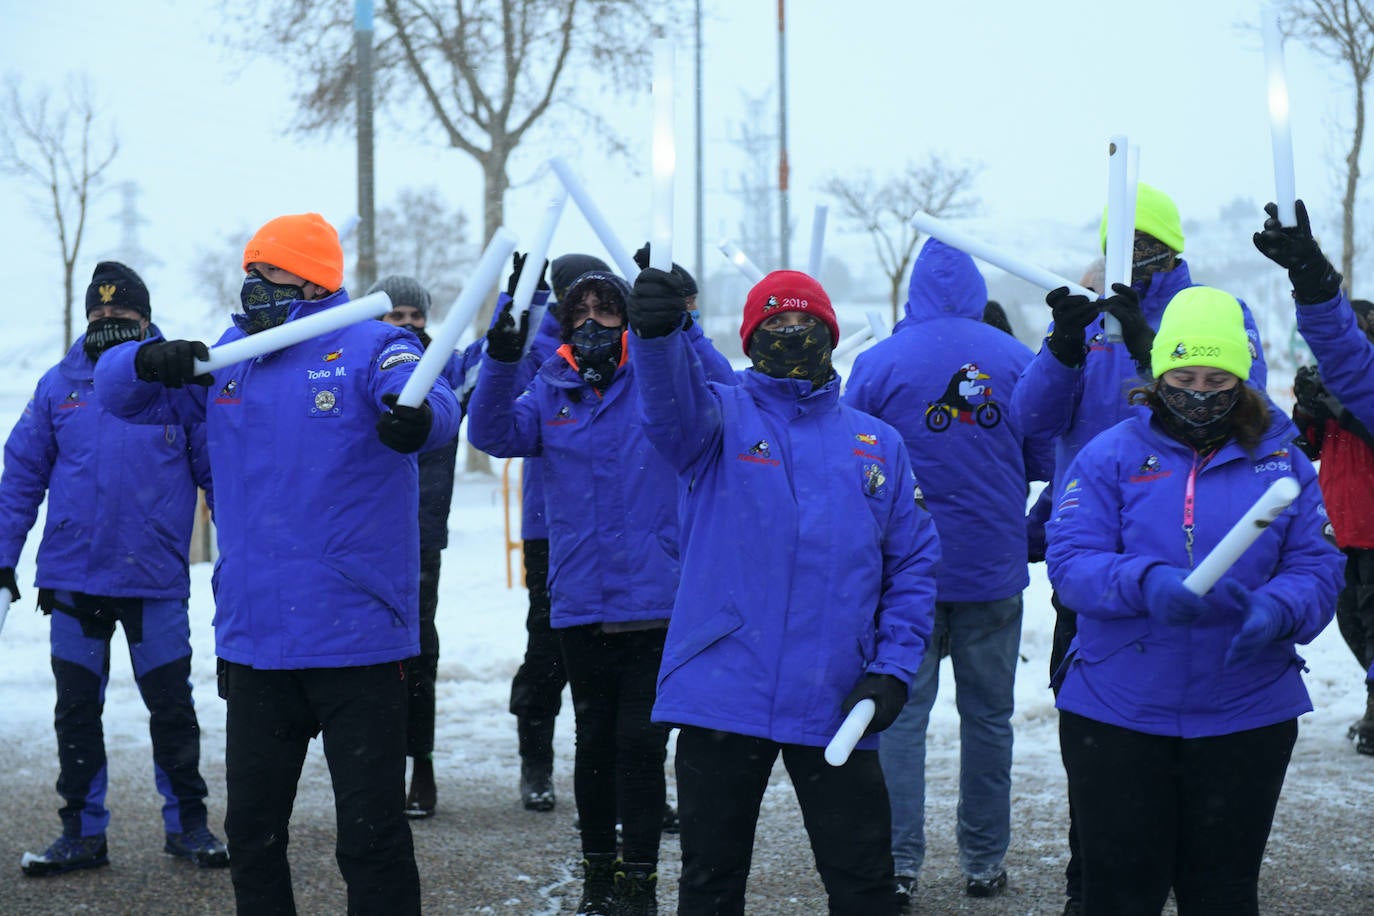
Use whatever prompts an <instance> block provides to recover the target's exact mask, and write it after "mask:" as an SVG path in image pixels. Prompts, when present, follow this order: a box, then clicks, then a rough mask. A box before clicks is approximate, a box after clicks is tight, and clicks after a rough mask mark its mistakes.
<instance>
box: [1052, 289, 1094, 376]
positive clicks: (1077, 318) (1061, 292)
mask: <svg viewBox="0 0 1374 916" xmlns="http://www.w3.org/2000/svg"><path fill="white" fill-rule="evenodd" d="M1045 304H1046V305H1048V306H1049V307H1050V308H1051V309H1052V310H1053V312H1054V330H1053V331H1051V332H1050V339H1049V348H1050V352H1051V353H1053V354H1054V358H1055V359H1057V360H1059V361H1060V362H1061V363H1063V364H1064V365H1066V366H1068V367H1069V368H1070V369H1073V368H1076V367H1078V366H1081V365H1083V354H1084V352H1085V349H1084V345H1083V334H1084V332H1085V331H1087V330H1088V325H1090V324H1092V323H1093V319H1095V318H1096V317H1097V316H1098V313H1099V311H1100V309H1099V308H1098V304H1097V300H1095V299H1089V298H1088V297H1087V296H1081V295H1077V294H1074V293H1070V292H1069V288H1068V287H1067V286H1061V287H1059V288H1058V289H1054V290H1050V292H1049V295H1047V296H1045Z"/></svg>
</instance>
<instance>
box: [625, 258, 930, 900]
mask: <svg viewBox="0 0 1374 916" xmlns="http://www.w3.org/2000/svg"><path fill="white" fill-rule="evenodd" d="M682 308H683V297H682V291H681V284H680V281H678V280H677V278H676V277H674V275H672V274H668V273H666V272H664V271H655V270H652V269H650V270H646V271H644V272H643V273H642V274H641V275H640V277H639V278H638V279H637V280H636V281H635V295H634V300H633V303H632V309H633V310H632V312H631V319H630V320H631V325H632V327H633V328H634V332H635V333H634V334H633V335H631V338H630V340H631V348H632V361H631V362H632V365H634V366H635V371H636V373H637V378H638V380H639V399H640V409H641V411H642V412H643V415H644V418H645V420H644V425H643V430H644V435H645V437H646V438H647V439H648V440H649V441H650V442H652V443H653V445H654V447H655V448H656V449H657V450H658V451H659V453H660V454H661V455H663V456H664V458H665V459H666V460H667V461H669V462H670V463H671V464H672V466H673V468H674V469H675V470H676V471H677V473H678V475H679V479H680V480H682V481H683V482H684V483H685V495H684V509H683V520H682V524H683V532H684V533H683V537H682V572H683V576H682V586H681V588H680V589H679V590H678V593H677V600H676V603H675V604H674V607H673V618H672V624H671V625H670V626H669V629H668V639H667V644H666V647H665V649H664V652H663V667H662V670H661V671H660V672H659V676H658V700H657V702H656V703H655V705H654V720H655V721H658V722H662V723H664V724H670V725H677V726H681V729H682V730H681V732H679V734H678V741H677V760H676V764H677V788H678V802H679V810H680V813H681V820H682V880H681V884H680V887H679V891H678V910H677V911H678V913H679V914H682V916H700V914H723V913H731V914H733V913H743V912H744V894H745V885H746V882H747V879H748V875H749V865H750V860H751V858H752V853H753V840H754V829H755V825H756V821H757V818H758V811H759V804H760V802H761V801H762V798H763V792H764V789H765V788H766V787H767V784H768V777H769V774H770V773H771V772H772V769H773V765H774V762H775V761H776V760H777V758H778V756H779V755H781V756H782V759H783V764H784V765H785V766H786V767H787V770H788V773H789V774H790V775H791V777H792V785H793V786H794V788H795V789H796V792H797V797H798V800H799V802H800V804H801V809H802V815H803V817H804V819H805V822H806V826H807V831H808V834H809V836H810V839H811V847H812V850H813V852H814V854H815V857H816V866H817V868H818V869H819V871H820V873H821V878H822V880H823V881H824V882H825V887H826V892H827V894H828V895H829V898H830V912H831V913H835V914H855V916H858V914H863V916H881V914H888V913H895V912H896V911H897V898H896V895H894V894H893V874H892V850H891V835H890V834H891V830H890V824H891V813H890V810H889V807H888V798H887V790H886V787H885V785H884V783H883V773H882V769H881V767H880V766H879V763H878V754H877V744H878V739H877V736H876V732H879V731H882V730H883V729H884V728H886V727H887V726H888V725H890V724H891V723H892V721H893V719H895V718H896V716H897V714H898V713H899V712H900V711H901V709H902V707H903V705H904V704H905V703H906V700H907V692H908V685H909V684H910V683H911V679H912V677H913V675H914V674H915V672H916V671H917V669H918V668H920V666H921V658H922V656H923V654H924V652H925V651H926V645H927V643H928V642H929V639H930V633H931V625H932V623H931V622H932V615H933V613H934V604H935V565H936V563H938V561H939V557H940V550H939V546H938V542H937V540H936V537H935V527H934V525H933V524H932V523H931V520H930V517H929V515H927V514H926V512H925V511H924V510H923V509H921V508H919V507H918V506H917V503H916V498H915V497H916V492H915V487H914V478H913V475H912V471H911V462H910V460H909V459H908V457H907V451H906V446H905V444H904V443H903V441H902V437H901V436H900V435H899V434H898V433H897V431H896V430H894V429H893V428H892V427H891V426H889V425H887V424H886V423H884V422H882V421H881V420H878V419H875V418H874V417H872V416H869V415H868V414H866V413H863V412H861V411H858V410H855V409H854V408H852V407H848V406H846V405H844V404H842V403H841V402H840V380H839V377H838V376H837V375H836V374H835V372H834V370H833V369H832V367H831V364H830V353H831V349H832V348H833V346H834V344H835V342H836V341H837V340H838V338H839V327H838V325H837V323H836V320H835V312H834V310H833V309H832V308H831V305H830V299H829V297H828V296H827V295H826V293H825V291H824V290H823V289H822V288H821V287H820V285H819V284H818V283H816V281H815V280H813V279H812V278H810V277H808V276H806V275H805V274H802V273H798V272H796V271H775V272H773V273H771V274H769V275H768V276H767V277H765V278H764V279H763V280H762V281H761V282H760V283H758V284H757V285H756V286H755V287H754V288H753V289H752V290H750V292H749V296H748V298H747V300H746V302H745V306H744V320H743V322H742V325H741V330H740V337H741V340H742V341H743V343H744V348H745V352H746V354H747V355H748V356H749V357H750V359H751V360H752V361H753V364H754V365H753V368H752V369H749V370H746V371H744V372H740V373H738V375H737V379H738V384H737V385H721V384H717V383H713V382H711V381H710V379H709V377H708V376H707V374H706V373H704V372H703V371H702V368H701V366H699V365H698V364H697V360H696V359H695V358H694V355H693V351H692V349H691V346H690V343H689V341H688V339H687V336H686V334H685V333H684V332H683V330H682V325H683V319H682V316H681V312H682ZM862 698H871V699H873V700H874V702H875V705H876V710H875V713H874V717H873V721H872V723H871V724H870V725H869V728H868V734H867V736H866V737H865V738H864V739H863V740H862V741H861V742H860V743H859V746H858V747H859V750H857V751H856V752H855V753H854V754H853V755H851V756H850V758H849V760H848V761H847V762H846V763H845V764H844V765H843V766H839V767H832V766H830V765H829V764H827V763H826V762H825V760H824V758H823V754H822V748H824V747H825V745H826V744H827V743H828V742H829V741H830V739H831V737H832V736H833V735H834V733H835V730H836V729H837V728H838V727H839V726H840V723H841V722H842V721H843V719H844V716H845V714H846V713H847V712H848V711H849V710H850V708H852V707H853V706H854V705H855V703H857V702H858V700H860V699H862Z"/></svg>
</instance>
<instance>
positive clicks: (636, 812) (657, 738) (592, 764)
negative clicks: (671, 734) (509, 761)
mask: <svg viewBox="0 0 1374 916" xmlns="http://www.w3.org/2000/svg"><path fill="white" fill-rule="evenodd" d="M558 634H559V637H560V638H561V639H562V642H563V658H564V663H565V664H566V665H567V670H568V682H569V683H570V684H571V685H572V699H573V711H574V713H575V715H576V723H577V754H576V757H575V761H574V764H573V790H574V792H575V793H576V796H577V816H578V818H579V819H580V820H581V823H582V851H583V853H584V854H587V853H607V852H615V851H616V839H615V822H616V813H617V811H618V812H619V813H620V819H621V822H622V824H623V829H622V835H623V837H624V851H623V857H624V860H625V861H626V862H635V863H648V864H655V863H657V862H658V845H659V838H660V834H661V832H662V830H663V803H664V798H665V795H666V791H667V788H666V779H665V777H664V775H663V761H664V759H665V758H666V757H667V755H668V729H667V728H666V727H665V726H662V725H658V724H655V723H653V722H650V721H649V713H650V712H651V711H652V710H653V706H654V695H655V693H656V691H657V688H658V668H659V664H660V663H661V662H662V661H663V638H664V636H666V635H667V630H665V629H662V628H660V629H653V630H635V631H633V632H628V633H603V632H601V628H600V627H599V626H596V625H591V626H581V627H568V628H567V629H562V630H559V631H558Z"/></svg>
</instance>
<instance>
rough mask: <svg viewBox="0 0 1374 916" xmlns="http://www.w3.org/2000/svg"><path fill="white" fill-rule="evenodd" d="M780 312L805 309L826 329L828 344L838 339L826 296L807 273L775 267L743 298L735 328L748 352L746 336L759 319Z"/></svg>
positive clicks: (747, 337)
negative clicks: (740, 314) (742, 315)
mask: <svg viewBox="0 0 1374 916" xmlns="http://www.w3.org/2000/svg"><path fill="white" fill-rule="evenodd" d="M783 312H805V313H806V314H808V315H814V316H815V318H816V320H817V321H819V322H820V323H821V324H823V325H825V326H826V327H827V328H829V329H830V345H831V346H832V347H833V346H835V345H836V344H838V343H839V342H840V323H839V322H838V321H837V320H835V309H834V307H833V306H831V304H830V297H829V296H828V295H826V292H825V290H824V289H823V288H821V285H820V284H819V283H817V282H816V280H815V278H813V277H812V276H811V275H810V274H804V273H802V272H801V271H799V270H775V271H773V272H772V273H770V274H768V275H767V276H766V277H764V278H763V279H762V280H760V281H759V282H758V283H756V284H754V288H753V289H751V290H749V295H748V296H747V297H746V298H745V300H744V318H743V320H742V321H741V323H740V327H739V339H740V343H741V344H742V345H743V346H744V353H745V355H746V356H747V355H748V354H749V338H751V337H753V336H754V331H756V330H757V329H758V326H759V325H761V324H763V322H764V321H765V320H766V319H768V318H771V317H773V316H774V315H781V314H782V313H783Z"/></svg>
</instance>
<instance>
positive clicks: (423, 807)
mask: <svg viewBox="0 0 1374 916" xmlns="http://www.w3.org/2000/svg"><path fill="white" fill-rule="evenodd" d="M438 792H439V790H438V788H437V787H436V786H435V785H434V758H433V757H432V756H430V755H429V754H426V755H425V756H423V757H416V758H415V764H414V766H412V767H411V770H410V794H408V795H407V796H406V817H430V816H432V815H433V814H434V806H435V805H436V804H437V795H438Z"/></svg>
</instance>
